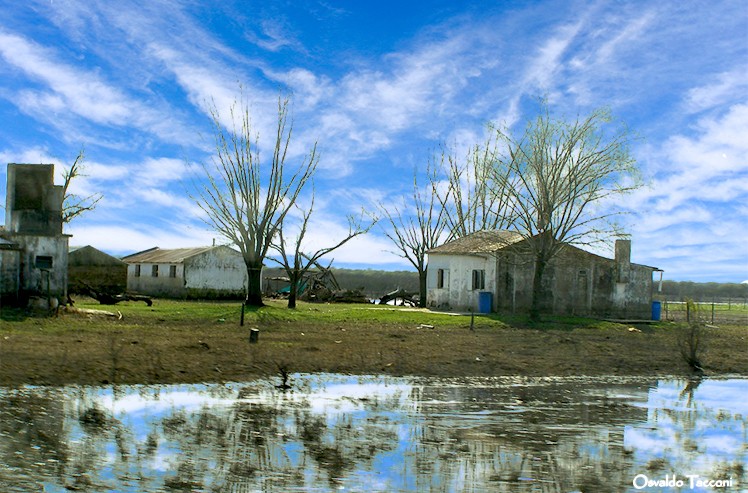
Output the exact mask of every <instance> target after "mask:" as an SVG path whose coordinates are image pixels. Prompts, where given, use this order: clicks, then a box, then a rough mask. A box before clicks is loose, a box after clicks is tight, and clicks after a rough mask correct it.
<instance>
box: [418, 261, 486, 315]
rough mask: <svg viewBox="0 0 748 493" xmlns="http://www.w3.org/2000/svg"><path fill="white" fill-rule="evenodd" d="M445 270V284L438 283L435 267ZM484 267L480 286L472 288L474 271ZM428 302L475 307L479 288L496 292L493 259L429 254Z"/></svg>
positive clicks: (466, 308)
mask: <svg viewBox="0 0 748 493" xmlns="http://www.w3.org/2000/svg"><path fill="white" fill-rule="evenodd" d="M439 269H443V270H444V272H445V277H444V287H443V288H438V287H437V280H438V271H439ZM474 270H483V271H484V279H485V284H484V287H483V289H473V271H474ZM426 288H427V292H428V295H427V300H428V301H427V302H428V305H429V306H431V307H434V308H445V309H451V310H459V311H470V310H472V311H475V312H477V311H478V298H479V293H480V292H481V291H490V292H492V293H493V292H496V261H495V259H494V258H493V257H491V256H480V255H460V256H458V255H439V254H432V255H429V268H428V278H427V282H426Z"/></svg>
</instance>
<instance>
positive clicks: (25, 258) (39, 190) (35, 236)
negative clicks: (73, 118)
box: [0, 164, 69, 303]
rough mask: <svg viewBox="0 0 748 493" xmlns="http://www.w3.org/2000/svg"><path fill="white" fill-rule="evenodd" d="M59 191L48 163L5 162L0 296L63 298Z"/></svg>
mask: <svg viewBox="0 0 748 493" xmlns="http://www.w3.org/2000/svg"><path fill="white" fill-rule="evenodd" d="M62 201H63V189H62V187H61V186H59V185H55V184H54V165H52V164H8V186H7V191H6V200H5V228H4V229H0V273H1V274H2V276H0V278H1V279H2V281H0V297H1V298H2V299H4V300H5V301H6V302H8V301H10V302H11V303H20V302H23V301H24V300H25V299H26V298H27V297H28V296H32V295H41V296H52V297H56V298H58V299H64V298H65V296H66V295H67V267H68V266H67V263H68V238H69V235H64V234H62Z"/></svg>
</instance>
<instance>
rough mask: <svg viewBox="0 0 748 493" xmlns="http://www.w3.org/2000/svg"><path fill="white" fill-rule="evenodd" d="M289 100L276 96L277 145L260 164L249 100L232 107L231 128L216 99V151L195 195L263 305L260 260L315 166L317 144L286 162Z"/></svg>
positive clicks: (251, 295)
mask: <svg viewBox="0 0 748 493" xmlns="http://www.w3.org/2000/svg"><path fill="white" fill-rule="evenodd" d="M288 104H289V101H288V99H287V98H286V99H283V98H280V97H279V98H278V124H277V127H276V134H275V145H274V147H273V153H272V156H271V158H270V160H269V162H264V163H263V162H262V161H261V160H260V150H259V135H258V134H256V133H255V130H254V128H253V126H252V120H251V118H250V114H249V108H248V105H247V103H246V102H245V101H243V100H242V101H241V102H236V101H235V102H234V104H233V105H232V106H231V109H230V122H231V123H230V125H231V126H230V127H229V128H225V127H224V126H223V125H222V123H221V120H220V115H219V112H218V110H217V108H216V107H215V104H214V105H213V107H212V108H211V111H210V114H211V119H212V123H213V134H214V138H215V155H214V156H213V159H212V161H211V162H210V163H203V164H202V165H201V167H202V170H203V171H204V178H205V181H204V183H203V184H202V185H199V186H197V189H198V191H197V195H196V196H195V197H193V198H194V199H195V201H196V202H197V204H198V206H199V207H200V208H201V209H202V210H203V211H204V212H205V213H206V215H207V218H206V223H207V224H209V225H210V226H212V227H213V228H214V229H215V230H216V231H217V232H218V233H219V234H221V235H222V236H224V237H225V238H227V239H228V240H229V241H231V242H232V243H233V244H235V245H236V246H237V247H238V248H239V250H240V251H241V253H242V256H243V257H244V263H245V264H246V267H247V276H248V281H247V300H246V302H247V304H249V305H252V306H261V305H262V278H261V275H262V264H263V260H264V259H265V257H266V255H267V253H268V249H269V248H270V245H271V243H272V241H273V238H274V237H275V236H276V235H277V234H278V233H279V232H280V231H281V229H282V225H283V220H284V219H285V217H286V215H287V214H288V212H289V210H290V209H291V208H292V207H293V206H294V204H295V203H296V199H297V198H298V196H299V194H300V193H301V191H302V189H303V188H304V186H305V185H306V184H307V182H308V181H309V179H310V178H311V177H312V175H313V174H314V172H315V170H316V168H317V162H318V156H317V144H316V143H315V144H314V145H313V146H312V148H311V150H310V151H309V152H308V153H307V154H306V155H304V156H303V157H301V158H299V162H298V164H296V165H292V164H291V163H289V162H287V157H288V148H289V144H290V142H291V135H292V128H293V123H292V122H289V119H288V111H289V109H288Z"/></svg>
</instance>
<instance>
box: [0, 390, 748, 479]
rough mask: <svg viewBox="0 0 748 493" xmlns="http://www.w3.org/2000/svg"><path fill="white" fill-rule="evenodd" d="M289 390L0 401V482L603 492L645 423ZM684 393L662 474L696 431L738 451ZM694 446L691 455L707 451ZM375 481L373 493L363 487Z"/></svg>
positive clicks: (740, 458) (593, 397) (551, 393)
mask: <svg viewBox="0 0 748 493" xmlns="http://www.w3.org/2000/svg"><path fill="white" fill-rule="evenodd" d="M320 378H321V377H320ZM304 381H305V380H304V379H303V378H301V377H299V385H298V386H295V388H294V391H293V392H278V391H277V390H276V389H275V388H273V386H272V382H266V385H264V386H263V385H261V384H257V385H247V386H246V387H244V389H242V390H240V391H239V394H238V397H239V399H236V397H237V393H236V392H237V391H236V389H235V388H233V389H232V390H231V391H230V392H225V390H224V391H222V392H224V394H219V393H216V394H213V396H214V397H217V396H221V397H224V398H230V399H234V400H233V402H231V403H230V404H228V405H227V404H224V403H208V402H207V401H206V403H205V404H204V405H203V407H198V408H195V407H189V406H188V407H182V406H180V405H175V406H174V407H173V408H169V407H168V406H164V405H163V402H162V403H161V404H160V405H158V406H154V408H155V409H157V411H154V413H155V414H154V415H150V414H149V413H148V412H147V407H145V409H146V410H143V409H140V410H139V411H135V412H134V414H125V413H122V411H120V410H118V409H122V408H123V407H126V406H117V405H115V404H110V405H108V406H109V407H107V405H104V404H102V402H108V399H109V398H110V397H111V398H112V400H113V402H115V403H116V402H118V400H122V401H123V402H125V403H127V402H128V401H127V399H128V398H131V397H133V393H140V396H141V397H142V398H144V399H145V402H147V401H148V398H151V399H153V400H156V399H166V398H167V397H168V394H169V389H164V390H163V392H161V395H159V394H158V393H157V392H151V393H150V394H148V393H144V392H143V390H142V389H141V388H138V389H130V390H129V391H128V392H130V393H129V394H128V393H126V392H125V393H118V394H116V395H114V396H113V395H112V394H111V393H106V392H101V391H100V392H99V393H97V391H92V390H90V389H88V390H85V391H80V394H79V395H76V390H72V389H68V392H69V394H68V396H70V395H72V396H73V397H72V398H70V400H68V401H66V400H65V399H62V398H60V395H62V394H59V395H58V394H55V393H49V394H45V393H44V392H39V391H36V390H35V391H33V392H28V393H26V392H25V391H24V392H18V393H14V394H13V395H8V394H0V484H2V485H3V486H5V485H6V484H8V485H11V488H16V491H41V490H42V489H43V488H42V487H40V484H41V482H43V481H47V482H50V483H53V484H59V485H60V486H61V487H70V488H73V489H75V488H77V489H79V490H80V491H105V490H106V491H108V490H115V491H116V490H121V489H125V490H128V489H130V490H131V489H133V488H134V485H137V489H138V490H140V491H194V490H201V491H210V492H215V493H219V492H227V493H228V492H231V493H234V492H237V493H238V492H244V491H265V492H280V491H288V490H299V489H307V490H309V489H312V490H313V489H334V488H338V487H345V488H347V489H359V490H367V489H373V490H382V489H387V490H417V491H477V490H481V491H484V490H488V491H497V492H500V493H501V492H517V493H526V492H527V493H529V492H554V493H555V492H559V491H595V492H603V493H604V492H607V491H618V490H620V489H621V485H630V483H631V479H632V477H633V474H635V473H636V472H634V473H633V474H632V471H633V470H634V469H633V468H634V467H635V466H634V464H641V460H640V459H637V457H636V453H637V452H636V450H633V449H631V448H628V449H626V450H624V448H623V425H624V424H631V423H636V422H641V423H644V422H645V421H646V418H647V416H646V412H647V407H646V406H642V407H637V406H631V405H627V403H630V401H631V398H629V397H622V396H621V395H622V394H623V395H625V396H631V395H638V394H641V393H642V390H641V386H640V385H636V386H633V387H628V386H627V385H626V384H625V383H623V384H621V383H619V384H617V385H612V384H610V383H602V384H601V385H600V386H599V387H598V386H595V385H594V384H590V383H589V382H587V383H586V384H580V383H574V382H573V381H571V382H570V381H565V382H559V381H550V380H549V381H545V380H533V381H523V382H519V383H518V384H517V385H501V384H500V383H499V382H497V381H490V382H486V383H485V384H479V385H469V384H455V385H444V384H441V383H439V382H437V383H436V384H430V383H429V382H428V381H426V383H425V384H423V385H421V386H416V388H415V389H414V391H413V392H411V393H410V394H397V393H394V394H393V393H392V392H390V393H388V394H387V396H378V395H377V392H376V391H374V392H372V393H371V394H370V395H366V396H365V397H345V396H344V397H340V396H335V393H334V392H332V393H330V395H332V396H334V397H330V396H329V395H325V389H324V387H323V386H322V388H320V385H317V384H315V385H313V386H305V384H304ZM310 381H311V380H310ZM468 382H469V383H470V382H472V380H470V381H468ZM323 383H324V381H323ZM696 383H697V382H694V383H693V384H691V385H690V386H689V385H688V384H687V385H686V389H683V391H680V390H681V387H677V388H675V389H674V390H675V394H673V392H672V391H673V389H672V388H669V389H666V392H665V394H666V395H668V396H669V397H668V399H669V401H667V402H668V404H667V405H660V406H659V407H660V408H662V409H660V410H659V411H658V413H659V414H658V415H657V416H658V419H660V420H661V423H668V421H666V420H671V421H672V423H673V426H670V427H669V428H670V429H671V430H675V431H674V432H675V434H676V435H675V441H676V442H677V443H674V444H673V445H672V447H673V449H675V450H678V452H675V453H676V454H679V455H676V456H675V459H673V457H670V456H669V457H667V463H668V464H670V465H672V466H673V467H674V468H675V471H676V472H678V473H682V472H683V471H682V464H679V463H678V461H681V463H682V462H683V461H684V458H685V459H688V456H689V454H691V452H690V451H689V450H688V449H687V445H688V444H687V440H694V437H695V436H698V433H701V432H702V431H701V430H703V429H705V428H707V429H716V428H715V427H718V428H719V429H720V430H721V432H724V430H731V432H732V433H734V432H735V430H736V429H739V430H740V431H739V432H740V433H741V434H742V437H743V443H745V440H746V439H745V434H746V433H748V432H747V431H746V430H747V429H748V425H746V421H745V419H744V418H743V417H736V416H733V415H727V414H724V413H718V412H716V411H715V410H713V409H711V408H708V407H705V406H704V404H703V402H704V401H703V400H701V399H700V397H699V395H698V394H696V393H694V390H695V385H696ZM679 392H680V397H677V396H678V393H679ZM637 393H638V394H637ZM102 395H105V396H106V399H105V398H102ZM207 395H211V393H210V392H205V393H203V396H207ZM318 396H322V397H318ZM200 398H201V397H200V396H196V397H195V399H196V400H199V399H200ZM642 402H644V399H643V398H642ZM684 404H688V406H684ZM96 406H100V407H96ZM93 409H98V411H93ZM667 409H669V410H667ZM650 418H653V415H652V416H650ZM658 424H659V423H658ZM709 426H711V427H712V428H709ZM688 427H692V428H691V431H689V428H688ZM647 429H649V428H647ZM652 429H653V430H654V428H652ZM653 433H656V431H653ZM7 438H11V440H10V441H8V440H6V439H7ZM668 438H670V437H669V436H668ZM8 444H10V445H8ZM696 445H697V448H696V449H694V450H693V453H694V454H696V453H704V452H707V451H708V450H706V445H703V444H702V443H696ZM684 450H685V452H684ZM16 451H18V452H20V454H16V453H15V452H16ZM741 454H742V455H741ZM727 459H728V460H724V458H722V459H720V462H718V463H714V464H713V465H710V466H709V467H713V468H715V469H714V470H719V471H721V472H724V473H725V474H728V473H729V474H733V475H735V476H736V477H738V476H739V477H743V476H744V471H743V470H741V469H739V468H738V466H739V465H741V464H742V463H744V462H745V450H743V451H742V452H740V454H738V455H732V456H729V457H728V458H727ZM645 462H646V461H645ZM736 464H737V465H736ZM638 472H640V471H638ZM375 476H376V485H375V486H372V485H373V484H374V483H372V484H367V483H366V481H368V480H369V479H367V478H373V477H375ZM32 478H33V479H32ZM371 481H374V480H371ZM11 491H12V489H11Z"/></svg>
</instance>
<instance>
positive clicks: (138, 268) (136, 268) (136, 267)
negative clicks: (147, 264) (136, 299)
mask: <svg viewBox="0 0 748 493" xmlns="http://www.w3.org/2000/svg"><path fill="white" fill-rule="evenodd" d="M135 277H140V265H136V266H135Z"/></svg>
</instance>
